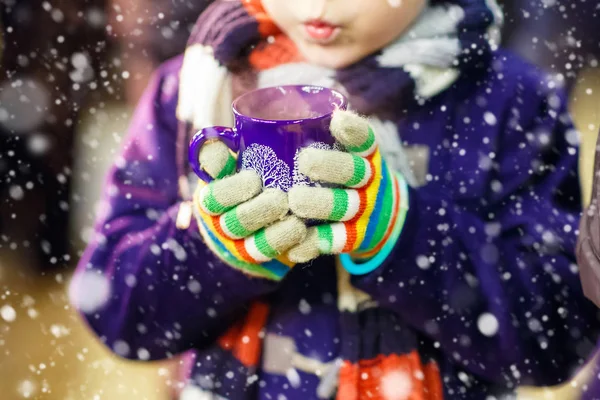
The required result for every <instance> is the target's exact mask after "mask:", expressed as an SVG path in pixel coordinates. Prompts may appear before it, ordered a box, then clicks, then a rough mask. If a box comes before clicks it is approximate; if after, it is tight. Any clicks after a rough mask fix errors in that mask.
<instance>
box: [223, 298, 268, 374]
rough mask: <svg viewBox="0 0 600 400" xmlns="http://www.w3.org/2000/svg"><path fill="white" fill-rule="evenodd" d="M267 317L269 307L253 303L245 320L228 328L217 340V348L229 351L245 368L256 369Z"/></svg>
mask: <svg viewBox="0 0 600 400" xmlns="http://www.w3.org/2000/svg"><path fill="white" fill-rule="evenodd" d="M268 316H269V306H268V305H267V304H265V303H261V302H254V303H252V305H251V306H250V309H249V310H248V314H246V318H245V319H244V320H242V321H239V322H238V323H236V324H235V325H234V326H232V327H231V328H229V330H227V332H225V334H224V335H222V336H221V337H220V338H219V339H218V343H219V346H221V348H223V349H224V350H229V351H231V353H232V354H233V356H234V357H235V358H237V359H238V360H239V361H240V362H241V363H242V364H243V365H244V366H246V367H257V366H258V361H259V360H260V357H261V354H262V345H263V338H262V336H263V334H262V333H261V332H263V329H264V326H265V324H266V322H267V317H268Z"/></svg>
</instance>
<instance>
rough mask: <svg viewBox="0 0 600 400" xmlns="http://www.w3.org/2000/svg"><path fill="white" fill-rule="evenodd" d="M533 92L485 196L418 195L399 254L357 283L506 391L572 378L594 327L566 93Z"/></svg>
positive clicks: (502, 146)
mask: <svg viewBox="0 0 600 400" xmlns="http://www.w3.org/2000/svg"><path fill="white" fill-rule="evenodd" d="M532 92H533V93H530V94H529V96H527V95H524V96H522V97H523V98H522V99H520V100H523V103H525V104H527V107H523V106H522V105H521V106H519V108H518V109H521V110H522V109H523V108H525V109H527V110H529V111H528V112H526V111H521V112H520V116H519V117H517V118H515V117H514V114H517V115H519V113H515V112H514V111H513V117H512V118H511V117H507V118H506V119H507V121H506V127H505V128H504V129H503V133H502V135H503V137H500V138H499V141H498V146H497V153H496V158H495V160H496V161H497V163H495V165H494V169H495V170H494V172H493V173H492V175H491V177H490V178H489V181H488V182H487V185H488V186H487V187H488V189H487V190H486V193H487V194H486V195H485V196H483V198H479V199H473V198H470V199H466V200H455V198H451V197H450V196H449V195H448V193H451V192H452V189H451V188H450V187H448V190H447V191H446V190H442V191H440V193H433V194H432V193H431V191H429V192H426V191H424V190H415V189H409V207H410V208H409V212H408V215H407V220H406V222H405V225H404V228H403V231H402V234H401V236H400V238H399V240H398V242H397V243H396V246H395V248H394V250H393V252H392V254H391V255H390V257H388V258H387V260H386V261H385V263H384V264H382V265H381V266H380V267H379V268H378V269H376V270H375V271H373V272H372V273H370V274H368V275H364V276H356V277H354V278H353V279H354V281H353V282H354V284H355V286H356V287H358V288H359V289H362V290H363V291H366V292H367V293H369V294H370V295H371V296H372V297H373V298H374V299H376V300H377V301H378V302H379V303H380V304H381V305H382V306H385V307H388V308H391V309H393V310H395V311H396V312H397V313H398V314H400V315H401V316H402V317H403V318H404V319H405V320H406V321H407V322H408V323H409V324H411V325H412V326H413V327H415V328H416V329H418V330H419V331H421V332H422V333H423V334H425V335H427V336H429V337H430V338H431V339H432V340H433V341H435V342H437V343H438V344H439V346H440V349H441V351H443V352H444V353H445V354H446V355H447V356H448V357H449V358H450V359H451V360H454V361H455V362H456V363H458V364H460V365H461V366H464V367H465V368H466V370H467V371H470V372H471V373H473V374H476V375H478V376H480V377H483V378H484V379H488V380H491V381H493V382H497V383H501V384H507V383H508V384H523V383H527V384H537V385H540V384H555V383H557V382H558V381H560V380H562V379H565V378H567V377H568V376H569V374H570V373H572V372H573V370H572V369H571V368H573V367H575V366H576V365H577V364H578V363H580V362H582V361H583V359H584V358H585V357H586V356H587V351H588V350H591V347H592V342H590V341H589V339H588V338H586V335H591V333H590V326H592V325H593V326H594V327H597V324H596V322H595V321H596V318H595V314H594V310H593V308H592V307H591V303H589V302H588V301H587V300H586V299H585V298H584V297H583V294H582V291H581V284H580V282H579V277H578V273H577V266H576V264H575V255H574V248H575V241H576V231H577V225H578V222H579V217H580V212H581V200H580V187H579V181H578V173H577V162H578V157H577V143H576V142H577V137H578V136H577V132H576V131H575V130H574V128H573V126H572V124H571V122H570V118H569V116H568V112H567V109H566V105H567V99H566V96H565V95H563V94H561V93H558V94H556V93H554V94H553V93H549V94H548V96H547V97H546V96H543V95H540V93H535V91H532ZM519 97H521V96H519ZM548 99H550V100H548ZM549 102H550V103H551V104H549ZM557 105H558V108H556V106H557ZM514 107H517V105H515V106H514ZM515 109H516V108H515ZM531 110H534V111H533V112H531ZM528 113H529V115H528ZM480 172H482V173H485V172H484V171H480ZM448 185H450V183H448Z"/></svg>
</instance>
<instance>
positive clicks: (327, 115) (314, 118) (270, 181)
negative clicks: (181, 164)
mask: <svg viewBox="0 0 600 400" xmlns="http://www.w3.org/2000/svg"><path fill="white" fill-rule="evenodd" d="M346 106H347V101H346V98H345V97H344V96H343V95H342V94H341V93H339V92H337V91H335V90H332V89H327V88H323V87H319V86H306V85H298V86H275V87H269V88H265V89H258V90H254V91H251V92H248V93H246V94H244V95H242V96H240V97H238V98H237V99H236V100H235V101H234V102H233V105H232V109H233V114H234V117H235V127H234V128H227V127H222V126H213V127H210V128H204V129H202V130H201V131H199V132H197V133H196V134H195V135H194V137H193V138H192V140H191V142H190V148H189V161H190V164H191V166H192V169H193V170H194V172H195V173H196V175H198V176H199V177H200V178H201V179H202V180H204V181H206V182H209V181H211V180H212V178H211V177H210V176H209V175H208V174H207V173H206V172H205V171H204V169H203V168H202V165H200V161H199V154H200V148H201V147H202V145H203V144H205V143H206V142H207V141H209V140H215V139H218V140H221V141H223V142H224V143H225V144H226V145H227V146H228V147H229V148H230V149H231V150H232V151H233V152H234V153H236V154H237V163H238V168H239V169H253V170H255V171H256V172H257V173H258V174H259V175H260V177H261V178H262V180H263V186H264V187H266V188H279V189H281V190H283V191H288V190H289V188H290V187H292V186H293V185H302V184H308V183H309V181H308V178H306V177H305V176H303V175H302V174H300V173H298V171H297V165H296V159H297V155H298V153H299V151H300V150H301V149H302V148H305V147H318V148H325V149H332V148H334V145H335V140H334V138H333V136H331V134H330V133H329V124H330V123H331V117H332V115H333V112H334V111H335V110H336V109H346Z"/></svg>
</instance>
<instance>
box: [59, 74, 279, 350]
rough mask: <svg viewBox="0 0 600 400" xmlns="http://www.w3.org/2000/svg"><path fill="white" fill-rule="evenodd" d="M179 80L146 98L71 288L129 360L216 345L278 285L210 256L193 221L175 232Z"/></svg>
mask: <svg viewBox="0 0 600 400" xmlns="http://www.w3.org/2000/svg"><path fill="white" fill-rule="evenodd" d="M169 69H171V70H173V71H171V72H169V71H168V70H169ZM177 73H178V68H175V69H174V68H169V65H167V66H166V67H163V68H162V69H161V70H159V73H158V74H157V75H156V76H155V77H154V78H153V79H152V81H151V83H150V86H149V88H148V89H147V91H146V92H145V94H144V96H143V97H142V99H141V101H140V103H139V106H138V107H137V110H136V112H135V115H134V117H133V121H132V123H131V125H130V129H129V134H128V136H127V138H126V140H125V143H124V145H123V148H122V152H121V154H120V155H119V156H118V157H117V159H116V162H115V166H114V167H113V169H112V171H111V172H110V173H109V176H108V180H107V183H106V185H105V188H104V200H103V201H102V202H101V204H100V207H99V209H100V214H101V215H100V216H98V220H97V221H98V222H97V226H96V230H95V234H94V237H93V240H92V241H91V243H90V244H89V246H88V248H87V250H86V251H85V253H84V255H83V257H82V259H81V261H80V263H79V266H78V268H77V271H76V274H75V276H74V278H73V280H72V282H71V287H70V295H71V299H72V301H73V303H74V305H75V306H76V307H77V308H78V309H79V310H80V311H81V313H82V314H83V315H84V317H85V318H86V320H87V322H88V323H89V325H90V326H91V328H92V329H93V330H94V331H95V332H96V333H97V334H98V335H99V336H100V337H101V339H102V340H103V341H104V342H105V343H106V344H107V345H108V346H109V347H111V348H112V349H113V350H114V351H115V352H117V353H118V354H120V355H121V356H125V357H129V358H134V359H135V358H140V359H162V358H165V357H168V356H170V355H172V354H176V353H180V352H183V351H186V350H188V349H190V348H199V347H201V346H203V345H207V344H210V343H212V342H213V341H214V340H215V338H216V337H217V335H219V334H220V333H221V332H222V331H223V330H225V329H226V328H227V327H228V324H230V323H231V322H232V321H233V319H235V318H236V316H237V315H238V314H240V313H243V312H244V306H245V305H247V304H248V303H249V301H250V300H252V299H254V298H256V297H257V296H260V295H263V294H266V293H268V292H270V291H271V290H273V289H274V285H275V283H273V282H270V281H267V280H263V279H259V278H250V277H248V276H246V275H244V274H243V273H241V272H239V271H238V270H235V269H233V268H231V267H229V266H227V265H226V264H224V263H222V262H221V261H219V259H218V258H217V257H215V256H213V254H212V253H211V252H210V250H209V249H208V248H207V247H206V246H205V245H204V243H203V242H202V239H201V237H200V235H199V233H198V228H197V224H196V222H195V218H192V222H191V225H190V226H189V228H188V229H184V230H180V229H178V228H177V227H176V224H175V219H176V215H177V213H178V210H179V207H180V204H181V203H180V199H179V195H178V185H177V178H178V177H177V160H176V150H175V146H176V145H175V142H176V131H177V121H176V118H175V105H176V103H177V93H176V87H177V78H176V77H177ZM173 88H175V89H173Z"/></svg>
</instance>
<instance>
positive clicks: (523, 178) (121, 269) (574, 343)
mask: <svg viewBox="0 0 600 400" xmlns="http://www.w3.org/2000/svg"><path fill="white" fill-rule="evenodd" d="M181 63H182V58H176V59H174V60H172V61H170V62H168V63H166V64H165V65H163V66H162V67H161V68H160V69H159V70H158V72H157V73H156V75H155V76H154V78H153V80H152V82H151V84H150V86H149V88H148V89H147V91H146V93H145V95H144V96H143V98H142V100H141V102H140V104H139V106H138V109H137V111H136V113H135V116H134V118H133V121H132V123H131V127H130V131H129V135H128V137H127V139H126V140H125V143H124V145H123V150H122V153H121V154H120V156H119V157H118V158H117V160H116V163H115V167H114V168H113V169H112V171H111V172H110V174H109V176H108V181H107V183H106V186H105V198H104V202H103V209H104V213H103V215H102V216H100V217H99V220H98V224H97V226H96V234H95V236H94V239H93V241H92V242H91V243H90V244H89V247H88V249H87V250H86V252H85V254H84V256H83V258H82V260H81V262H80V264H79V267H78V272H77V274H78V275H77V277H76V278H75V279H74V281H73V288H72V289H73V290H74V291H75V292H77V291H79V293H80V294H79V296H80V295H81V294H82V293H85V292H86V289H87V288H86V285H85V284H84V283H82V282H86V281H88V280H85V279H78V277H82V276H85V275H86V274H87V275H90V274H94V276H100V277H103V278H104V279H105V280H106V287H105V291H106V293H105V294H106V298H105V299H104V300H105V301H103V302H102V303H100V304H97V305H96V306H95V307H90V308H88V309H86V310H82V313H83V315H84V316H85V318H86V319H87V322H88V324H89V325H90V326H91V328H92V329H93V330H94V331H95V332H96V333H97V334H98V335H99V336H100V337H101V339H102V340H103V341H104V342H105V343H106V345H107V346H108V347H110V348H112V349H113V350H114V351H116V352H117V353H119V354H120V355H122V356H125V357H127V358H131V359H143V360H147V359H151V360H158V359H164V358H166V357H170V356H172V355H176V354H180V353H183V352H186V351H192V352H194V353H195V354H196V355H197V357H196V360H204V359H206V357H207V352H208V351H209V350H208V349H210V348H212V347H211V346H212V345H213V344H214V342H215V340H216V338H217V337H218V336H219V335H221V334H222V333H223V332H224V331H225V330H226V328H227V327H228V326H229V325H231V323H232V322H233V321H235V320H236V319H238V318H240V316H242V315H243V314H244V312H245V310H246V307H247V306H248V304H249V303H250V302H251V301H252V300H255V299H257V298H259V297H263V298H266V299H268V301H269V302H270V304H271V313H270V315H269V318H268V321H267V326H266V329H267V332H268V333H274V334H277V335H281V336H286V337H292V338H293V339H294V341H295V345H296V347H297V351H298V352H299V353H301V354H303V355H304V356H306V357H310V358H313V359H317V360H320V361H322V362H328V361H331V360H334V359H335V358H336V356H337V354H338V352H339V348H340V345H341V344H340V343H339V337H340V333H339V326H338V313H339V311H338V309H337V306H336V300H335V299H336V290H337V289H336V283H335V281H336V278H335V268H334V262H333V259H332V258H331V257H322V258H320V259H319V260H317V261H315V262H313V263H312V264H310V265H303V266H296V267H295V268H294V269H293V270H292V271H291V272H290V273H289V274H288V276H286V277H285V279H284V280H283V281H282V282H280V283H275V282H271V281H267V280H263V279H257V278H250V277H248V276H245V275H244V274H242V273H241V272H239V271H237V270H235V269H233V268H231V267H229V266H228V265H225V264H224V263H222V262H221V261H219V259H218V258H217V257H216V256H214V255H213V254H212V253H211V252H210V250H209V249H208V248H207V247H206V246H205V245H204V243H203V242H202V239H201V237H200V235H199V233H198V230H197V226H196V223H195V221H193V222H192V224H191V226H190V227H189V228H188V229H185V230H179V229H177V228H176V226H175V218H176V214H177V212H178V209H179V205H180V202H181V198H180V196H179V193H178V183H177V180H178V175H177V165H178V164H180V163H182V162H185V160H180V159H177V157H176V154H177V151H176V145H175V143H176V134H177V119H176V116H175V108H176V105H177V89H178V72H179V70H180V68H181ZM199 95H201V94H199ZM396 122H397V125H398V129H399V132H401V138H402V141H403V142H404V144H405V145H406V147H407V149H409V150H410V149H411V148H420V149H426V150H427V152H428V157H427V160H428V162H427V163H426V165H425V167H426V171H425V172H426V173H425V175H424V177H425V179H424V182H423V183H424V184H423V185H422V186H420V187H416V188H411V189H410V191H409V197H410V199H409V200H410V210H409V214H408V218H407V221H406V224H405V226H404V230H403V233H402V235H401V237H400V239H399V241H398V243H397V244H396V248H395V251H394V252H393V253H392V255H391V256H390V257H389V259H388V260H387V261H386V262H385V263H384V264H383V265H381V266H380V267H379V268H378V269H377V270H375V271H374V272H372V273H370V274H368V275H364V276H356V277H353V284H354V286H355V287H357V288H359V289H360V290H362V291H365V292H367V293H368V294H369V295H370V296H371V297H372V298H373V299H375V300H376V301H377V302H379V304H380V306H381V307H383V308H386V309H389V310H392V311H393V312H394V313H396V315H397V316H398V318H399V319H400V320H401V321H403V323H404V324H405V325H406V327H407V329H410V330H412V331H414V332H416V334H417V335H418V338H419V341H420V343H422V344H425V345H427V346H429V347H430V348H431V349H433V351H434V355H433V356H434V358H435V360H436V361H437V363H438V365H439V366H440V370H441V376H442V380H443V382H444V391H445V397H446V398H469V399H483V398H486V396H487V395H490V394H494V393H510V392H511V391H512V390H513V389H514V387H515V386H518V385H523V384H535V385H545V384H556V383H558V382H561V381H562V380H564V379H567V378H568V377H569V376H570V375H571V373H572V372H573V370H574V369H575V368H577V367H578V366H579V365H580V364H581V363H582V362H583V361H584V360H585V358H586V357H587V356H588V353H589V351H590V350H591V349H592V348H593V343H594V342H595V331H596V328H597V326H598V323H597V318H596V310H595V308H594V306H593V305H592V304H591V303H590V302H589V301H588V300H586V299H585V298H584V296H583V294H582V290H581V284H580V282H579V276H578V271H577V266H576V264H575V256H574V248H575V241H576V236H577V229H578V223H579V217H580V212H581V199H580V188H579V180H578V172H577V163H578V149H577V147H578V136H577V133H576V132H575V130H574V128H573V126H572V123H571V120H570V117H569V115H568V113H567V99H566V96H565V94H564V93H563V92H562V91H561V90H558V89H555V88H554V82H552V81H550V80H548V79H547V77H546V76H545V75H544V74H543V73H541V72H540V71H538V70H537V69H535V68H534V67H532V66H531V65H529V64H526V63H525V62H523V61H522V60H520V59H518V58H516V57H515V56H513V55H511V54H509V53H507V52H503V51H500V52H497V53H495V55H494V60H493V62H492V63H491V67H490V68H489V69H488V70H483V71H480V73H478V74H470V75H469V76H463V77H462V78H460V79H459V80H458V81H457V82H456V83H455V84H454V85H453V86H452V87H450V88H449V89H447V90H446V91H444V92H443V93H441V94H440V95H438V96H436V97H434V98H433V99H431V100H428V101H426V102H425V103H424V104H421V105H416V104H415V105H413V106H410V107H409V108H407V109H404V110H398V112H397V119H396ZM96 274H97V275H96ZM265 296H266V297H265ZM230 372H231V375H230V376H229V375H228V378H232V379H235V374H236V371H235V370H232V371H230ZM257 374H258V379H259V384H258V385H256V387H255V389H254V390H255V395H254V397H255V398H257V399H281V398H285V399H290V400H294V399H302V400H304V399H312V398H316V394H315V390H316V389H315V388H316V386H317V385H318V382H319V379H318V378H317V376H315V375H311V374H308V373H304V372H299V378H300V383H301V384H300V385H290V382H289V381H288V378H286V377H285V376H279V375H274V374H269V373H266V372H264V371H260V370H259V371H258V373H257ZM191 377H192V379H195V380H197V381H201V380H202V369H201V368H200V363H198V364H196V366H194V367H193V368H192V371H191ZM220 384H221V385H226V382H222V383H220ZM278 396H279V397H278ZM281 396H283V397H281ZM231 398H235V397H231Z"/></svg>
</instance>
